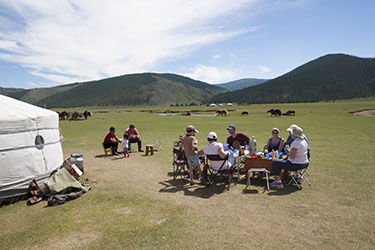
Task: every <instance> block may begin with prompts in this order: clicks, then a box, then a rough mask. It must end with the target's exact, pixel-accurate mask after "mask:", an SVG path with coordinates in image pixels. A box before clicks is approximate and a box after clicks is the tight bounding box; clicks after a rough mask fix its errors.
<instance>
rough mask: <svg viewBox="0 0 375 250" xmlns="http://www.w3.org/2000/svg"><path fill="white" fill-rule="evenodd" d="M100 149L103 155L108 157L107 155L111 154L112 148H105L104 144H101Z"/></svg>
mask: <svg viewBox="0 0 375 250" xmlns="http://www.w3.org/2000/svg"><path fill="white" fill-rule="evenodd" d="M102 147H103V149H104V154H105V155H108V153H109V154H110V155H111V154H112V148H105V147H104V143H102Z"/></svg>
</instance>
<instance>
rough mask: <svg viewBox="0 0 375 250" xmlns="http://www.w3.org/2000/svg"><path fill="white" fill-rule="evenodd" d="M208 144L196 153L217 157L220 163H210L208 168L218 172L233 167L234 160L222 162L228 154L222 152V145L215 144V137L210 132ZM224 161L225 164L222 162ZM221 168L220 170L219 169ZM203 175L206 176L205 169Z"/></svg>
mask: <svg viewBox="0 0 375 250" xmlns="http://www.w3.org/2000/svg"><path fill="white" fill-rule="evenodd" d="M207 141H208V144H207V145H206V146H204V147H203V148H202V149H201V150H199V151H198V154H200V155H219V156H220V158H222V159H223V160H222V161H210V168H211V169H213V170H215V171H219V170H226V169H231V168H232V167H233V166H234V159H233V158H229V159H228V160H224V159H225V158H226V157H227V156H229V152H226V151H224V148H223V144H221V143H220V142H217V135H216V133H215V132H210V133H209V134H208V136H207ZM224 161H225V162H224ZM223 164H224V165H223ZM220 168H221V169H220ZM204 174H205V175H207V169H206V168H205V169H204Z"/></svg>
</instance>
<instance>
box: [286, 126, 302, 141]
mask: <svg viewBox="0 0 375 250" xmlns="http://www.w3.org/2000/svg"><path fill="white" fill-rule="evenodd" d="M287 130H288V131H289V132H290V134H291V135H293V136H295V137H297V138H301V139H303V138H305V135H304V134H303V129H302V128H300V127H298V126H296V127H293V128H288V129H287Z"/></svg>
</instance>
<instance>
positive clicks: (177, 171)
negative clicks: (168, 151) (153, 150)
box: [172, 148, 188, 180]
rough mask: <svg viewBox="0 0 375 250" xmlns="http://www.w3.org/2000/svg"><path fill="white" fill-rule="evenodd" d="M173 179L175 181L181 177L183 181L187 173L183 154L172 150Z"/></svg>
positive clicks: (181, 151)
mask: <svg viewBox="0 0 375 250" xmlns="http://www.w3.org/2000/svg"><path fill="white" fill-rule="evenodd" d="M172 165H173V179H174V180H175V179H176V178H177V176H179V175H180V176H181V178H182V179H183V180H185V177H186V175H187V173H188V171H187V161H186V157H185V153H184V151H183V150H180V149H177V148H173V162H172Z"/></svg>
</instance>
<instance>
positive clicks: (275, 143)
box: [266, 128, 284, 152]
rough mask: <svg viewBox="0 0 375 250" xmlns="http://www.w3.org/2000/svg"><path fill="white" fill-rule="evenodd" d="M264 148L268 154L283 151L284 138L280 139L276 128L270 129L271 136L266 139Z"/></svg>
mask: <svg viewBox="0 0 375 250" xmlns="http://www.w3.org/2000/svg"><path fill="white" fill-rule="evenodd" d="M266 148H267V149H268V152H271V151H272V149H273V150H275V151H276V150H277V151H279V152H282V151H283V149H284V138H282V137H280V130H279V129H278V128H273V129H272V136H271V137H270V138H269V139H268V141H267V144H266Z"/></svg>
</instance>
